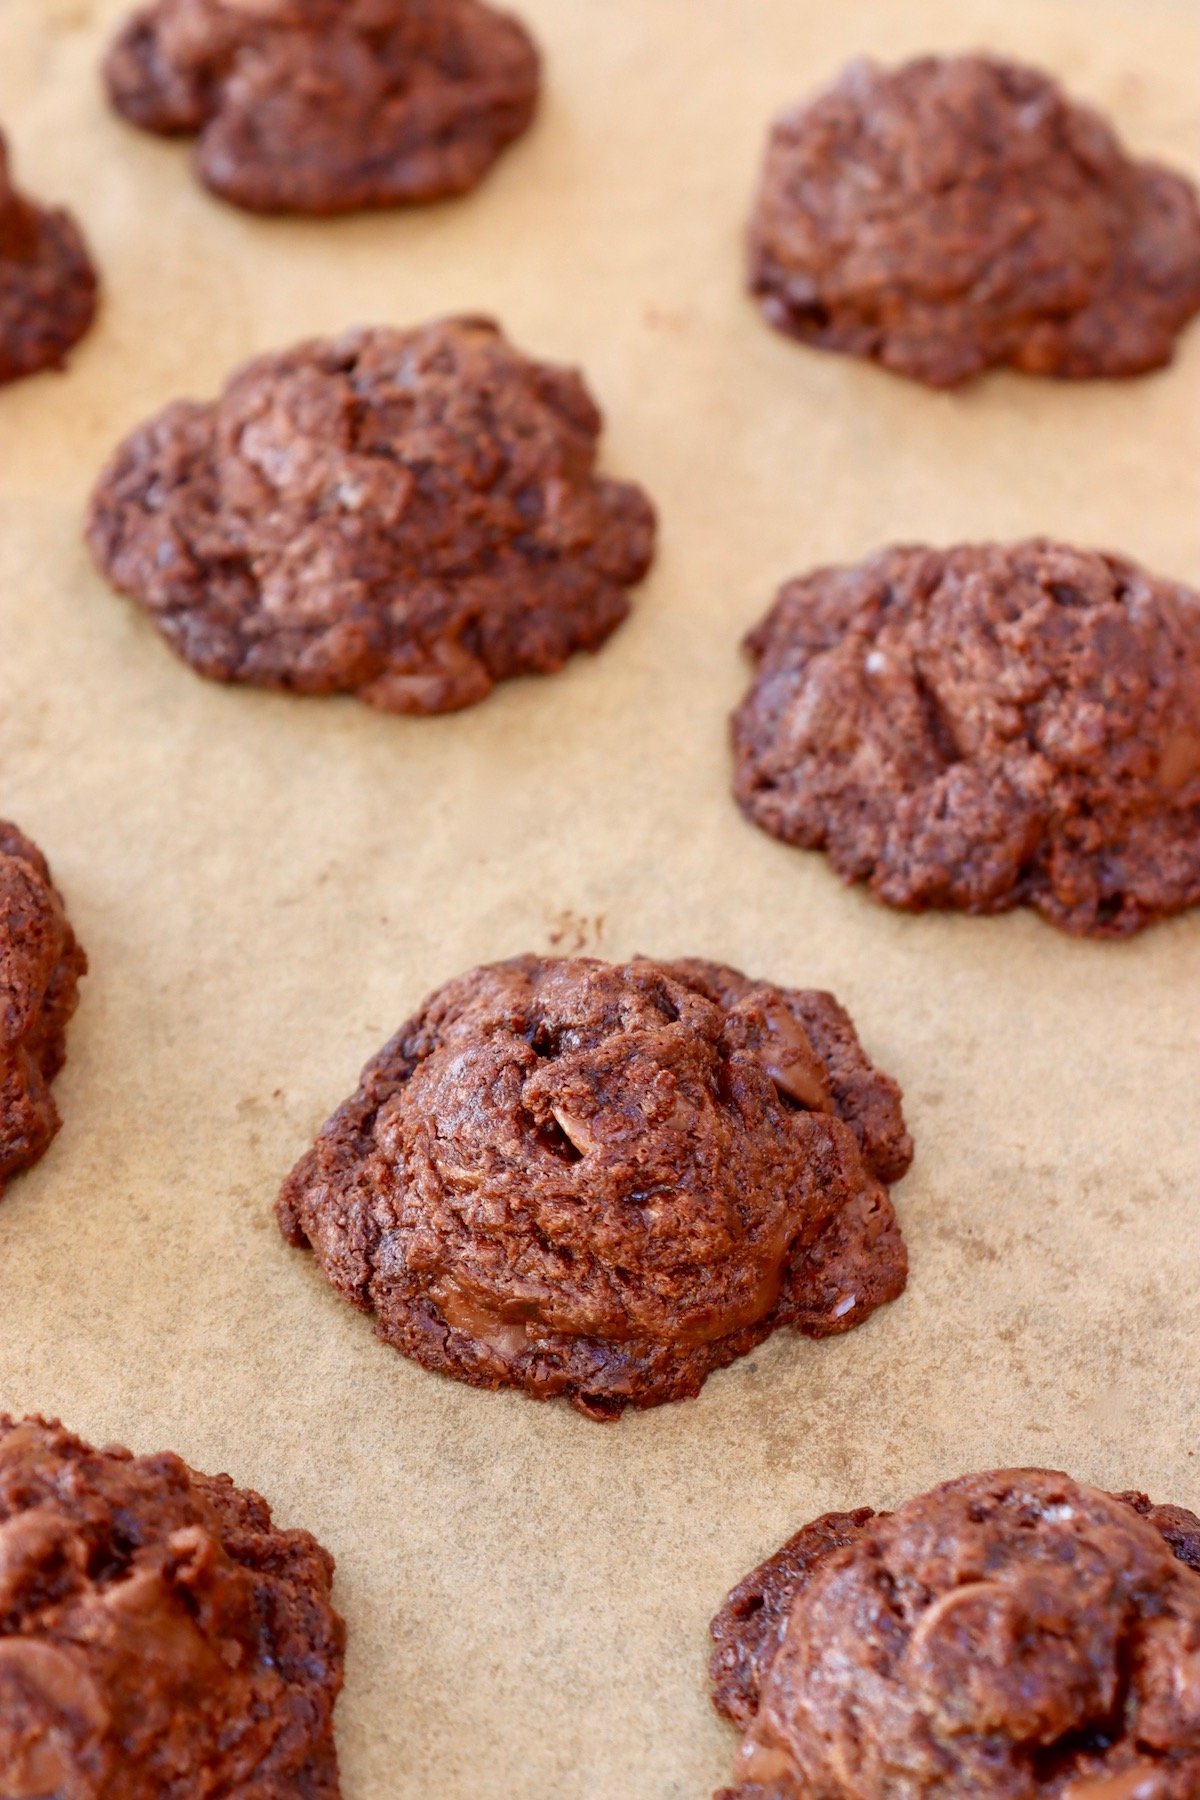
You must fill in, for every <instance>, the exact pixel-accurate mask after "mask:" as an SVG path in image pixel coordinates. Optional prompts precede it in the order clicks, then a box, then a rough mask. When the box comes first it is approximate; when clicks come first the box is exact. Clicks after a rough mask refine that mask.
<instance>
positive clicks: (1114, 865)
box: [733, 540, 1200, 936]
mask: <svg viewBox="0 0 1200 1800" xmlns="http://www.w3.org/2000/svg"><path fill="white" fill-rule="evenodd" d="M746 647H747V650H748V652H749V654H750V657H751V659H752V660H753V662H754V663H755V666H756V673H755V678H754V682H753V685H752V686H751V689H750V691H749V693H748V694H747V696H746V698H745V699H744V700H743V702H742V704H741V706H740V708H739V709H738V711H737V713H736V714H735V716H734V723H733V740H734V754H735V761H736V772H735V783H734V786H735V793H736V796H737V799H738V802H739V804H740V805H741V807H742V809H743V811H744V812H745V813H746V814H747V815H748V817H749V818H751V819H753V820H754V822H755V823H756V824H758V825H761V826H762V827H763V828H764V830H766V831H769V832H771V833H773V834H774V835H775V836H776V837H780V838H783V839H784V840H785V841H786V842H788V843H792V844H798V845H801V846H803V847H804V848H806V849H822V850H824V851H825V852H826V853H827V855H828V856H829V859H830V861H831V862H832V864H833V866H834V868H835V869H836V870H837V871H838V873H839V874H840V875H841V876H842V877H843V878H844V879H845V880H847V881H864V882H866V883H867V884H868V886H869V887H870V889H871V891H872V893H874V894H875V895H876V896H877V897H878V898H879V899H881V900H884V901H887V902H888V903H889V904H890V905H892V906H899V907H905V908H909V909H912V910H920V909H923V908H926V907H957V908H961V909H963V910H965V911H968V912H975V913H992V912H1001V911H1004V910H1006V909H1007V908H1009V907H1012V906H1016V905H1029V906H1033V907H1036V909H1037V910H1038V911H1039V912H1040V913H1041V914H1042V915H1043V916H1044V917H1045V918H1047V919H1049V920H1050V921H1051V922H1052V923H1053V924H1055V925H1058V926H1061V927H1062V928H1063V929H1064V930H1066V931H1071V932H1075V933H1081V934H1089V935H1093V936H1117V935H1124V934H1127V933H1129V932H1132V931H1137V930H1139V929H1140V928H1141V927H1142V926H1144V925H1148V924H1150V923H1152V922H1153V921H1154V920H1156V919H1162V918H1165V917H1167V916H1168V915H1169V914H1171V913H1175V912H1179V911H1181V910H1182V909H1183V908H1185V907H1188V906H1193V905H1195V904H1196V902H1197V901H1200V596H1198V595H1197V594H1195V593H1194V592H1192V591H1191V590H1190V589H1188V588H1186V587H1184V586H1183V585H1182V584H1180V583H1177V582H1171V581H1167V580H1165V579H1161V578H1159V577H1156V576H1153V575H1150V574H1148V573H1147V572H1146V571H1145V570H1143V569H1140V568H1138V567H1137V566H1136V565H1135V564H1134V563H1132V562H1129V561H1127V560H1125V559H1124V558H1121V557H1117V556H1105V555H1100V554H1094V553H1091V552H1088V551H1083V550H1075V549H1072V548H1070V547H1069V546H1067V545H1063V544H1054V543H1050V542H1048V541H1046V540H1033V541H1030V542H1028V543H1022V544H1012V545H998V544H983V545H970V544H967V545H960V546H958V547H957V548H954V549H951V550H929V549H924V548H920V547H912V548H909V547H901V548H896V549H891V550H885V551H883V552H881V553H880V554H879V555H877V556H874V557H871V558H869V559H868V560H867V561H866V562H864V563H861V564H858V565H856V566H853V567H847V568H831V569H819V570H817V571H815V572H814V573H813V574H811V575H806V576H802V577H800V578H799V579H797V580H795V581H792V582H789V583H788V584H787V585H786V586H785V587H784V588H783V589H782V591H781V592H780V594H779V597H778V599H777V600H776V602H775V605H774V607H773V608H772V610H771V611H770V613H768V615H767V617H766V618H765V619H764V620H763V622H762V623H761V624H760V625H759V626H758V627H757V628H756V629H755V630H754V631H752V632H751V633H750V635H749V637H748V638H747V640H746Z"/></svg>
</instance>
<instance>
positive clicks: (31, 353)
mask: <svg viewBox="0 0 1200 1800" xmlns="http://www.w3.org/2000/svg"><path fill="white" fill-rule="evenodd" d="M96 288H97V282H96V271H95V269H94V268H93V267H92V263H91V259H90V258H89V256H88V253H87V248H86V246H85V244H84V241H83V237H82V235H81V234H80V231H79V227H78V226H77V225H76V223H75V221H74V219H72V217H71V215H70V214H69V213H67V212H64V211H62V209H61V208H58V207H55V208H52V209H47V208H44V207H41V206H35V205H34V204H33V203H32V201H30V200H26V199H25V198H24V196H23V195H21V194H18V193H17V191H16V189H15V188H14V187H13V185H12V180H11V178H10V175H9V169H8V153H7V148H6V145H5V142H4V138H3V136H0V382H3V381H15V380H17V378H18V377H19V376H21V375H34V374H36V373H37V371H38V370H39V369H58V368H61V367H62V364H63V361H64V359H65V357H66V354H67V351H68V350H69V349H70V348H71V346H72V344H75V343H77V342H78V341H79V339H80V338H81V337H82V336H83V334H84V332H85V331H86V330H87V328H88V326H89V325H90V324H91V322H92V320H93V318H94V317H95V315H96Z"/></svg>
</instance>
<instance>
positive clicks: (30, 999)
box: [0, 819, 87, 1195]
mask: <svg viewBox="0 0 1200 1800" xmlns="http://www.w3.org/2000/svg"><path fill="white" fill-rule="evenodd" d="M86 972H87V957H86V956H85V955H84V953H83V950H82V949H81V947H80V946H79V944H77V943H76V941H75V934H74V932H73V931H72V930H71V927H70V925H69V924H68V923H67V916H66V913H65V912H64V911H63V903H62V896H61V895H60V894H59V892H58V889H57V888H56V887H55V886H54V883H53V882H52V881H51V879H50V871H49V869H48V868H47V867H46V859H45V857H44V856H43V855H42V853H41V851H40V850H38V849H37V847H36V846H35V845H33V844H31V843H30V842H29V839H28V838H27V837H23V836H22V835H21V833H20V832H19V831H18V830H17V828H16V826H15V825H9V824H8V823H7V822H6V821H5V820H2V819H0V1195H3V1191H4V1187H5V1184H6V1183H7V1182H8V1180H9V1179H10V1178H11V1177H12V1176H13V1175H15V1174H16V1173H17V1171H18V1170H20V1169H27V1168H29V1166H30V1165H31V1164H32V1163H35V1162H37V1160H38V1158H39V1157H40V1156H42V1155H43V1153H44V1152H45V1149H46V1146H47V1145H48V1144H49V1142H50V1140H51V1138H52V1137H53V1136H54V1134H55V1132H56V1131H57V1130H58V1127H59V1124H60V1123H61V1121H60V1120H59V1116H58V1109H57V1107H56V1106H55V1104H54V1100H53V1098H52V1096H51V1093H50V1083H51V1082H52V1081H53V1079H54V1077H55V1076H56V1075H57V1074H58V1072H59V1070H60V1069H61V1068H62V1066H63V1063H64V1062H65V1061H66V1056H67V1043H66V1036H67V1022H68V1020H69V1019H70V1017H71V1014H72V1013H73V1012H74V1011H75V1007H76V1004H77V1001H78V998H79V995H78V986H79V978H80V976H81V975H84V974H86Z"/></svg>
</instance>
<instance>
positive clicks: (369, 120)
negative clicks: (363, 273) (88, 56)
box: [104, 0, 539, 213]
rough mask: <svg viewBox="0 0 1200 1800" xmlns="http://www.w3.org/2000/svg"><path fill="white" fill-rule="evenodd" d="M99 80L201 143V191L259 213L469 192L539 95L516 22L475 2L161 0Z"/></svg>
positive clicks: (130, 27) (139, 120) (141, 114)
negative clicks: (204, 187) (103, 79)
mask: <svg viewBox="0 0 1200 1800" xmlns="http://www.w3.org/2000/svg"><path fill="white" fill-rule="evenodd" d="M104 72H105V77H106V79H107V83H108V91H109V95H110V97H111V99H112V102H113V105H114V106H115V107H116V108H117V111H118V112H120V113H123V114H124V115H125V117H126V118H127V119H129V120H131V121H132V122H133V124H135V125H140V126H141V127H142V128H143V129H144V130H146V131H155V132H159V133H162V134H163V135H171V134H176V133H192V134H196V133H198V134H199V136H198V141H197V144H196V166H197V169H198V170H199V173H200V177H201V179H202V180H203V181H204V182H205V183H206V184H207V186H208V187H210V188H212V190H213V191H214V193H217V194H220V195H222V196H223V198H224V199H226V200H232V201H233V202H234V203H235V204H236V205H238V206H246V207H249V208H251V209H252V210H253V211H255V212H268V213H272V212H274V213H279V212H289V213H341V212H350V211H356V210H358V209H361V208H364V207H383V206H405V205H409V204H411V203H413V202H417V201H425V200H440V199H442V198H444V197H445V196H446V195H449V194H462V193H465V192H466V191H467V190H468V189H469V188H473V187H475V186H476V185H477V184H478V183H479V182H480V181H481V180H482V179H483V177H484V175H485V174H486V173H487V171H488V170H489V169H490V168H491V166H492V164H493V163H494V162H495V161H496V159H497V157H498V156H499V155H500V153H501V151H502V150H504V148H505V146H506V145H508V144H510V143H512V141H513V139H514V138H518V137H520V136H521V134H522V132H524V131H525V130H526V129H527V128H528V125H529V122H530V120H531V119H532V118H533V113H534V108H535V106H536V103H537V95H538V85H539V69H538V55H537V51H536V49H535V48H534V45H533V42H532V40H531V39H530V37H529V34H528V32H527V31H526V30H525V28H524V26H522V25H521V24H519V23H518V21H517V20H516V19H513V18H510V17H509V15H508V14H507V13H501V12H496V11H494V10H493V9H492V8H491V7H490V6H484V5H481V4H479V0H155V4H154V5H152V6H148V7H145V8H143V9H142V10H140V11H138V12H135V13H134V14H132V16H131V17H130V18H129V20H128V21H127V22H126V24H125V26H124V28H123V29H122V31H121V32H120V34H119V36H118V37H117V39H116V42H115V43H114V44H113V47H112V49H111V50H110V51H109V54H108V58H107V61H106V63H105V71H104Z"/></svg>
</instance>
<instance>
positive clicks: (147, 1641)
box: [0, 1418, 344, 1800]
mask: <svg viewBox="0 0 1200 1800" xmlns="http://www.w3.org/2000/svg"><path fill="white" fill-rule="evenodd" d="M332 1577H333V1559H332V1557H330V1556H329V1554H328V1553H327V1552H326V1551H325V1550H323V1549H322V1548H321V1546H320V1545H319V1544H318V1543H317V1542H316V1541H315V1539H313V1538H311V1537H310V1536H309V1534H308V1533H307V1532H306V1531H280V1530H278V1529H277V1528H276V1527H275V1526H273V1525H272V1523H271V1513H270V1509H269V1508H268V1506H267V1504H266V1502H265V1501H263V1500H262V1499H260V1498H259V1496H258V1495H257V1494H255V1493H251V1492H250V1491H249V1490H246V1489H242V1488H236V1487H234V1485H233V1483H232V1482H231V1481H230V1479H229V1477H228V1476H227V1475H217V1476H214V1477H210V1476H207V1475H197V1474H196V1473H195V1472H194V1471H193V1470H191V1469H189V1468H188V1467H187V1465H186V1464H185V1463H182V1462H181V1461H180V1460H179V1458H178V1457H177V1456H172V1455H170V1454H169V1453H167V1454H163V1455H160V1456H145V1457H139V1458H136V1459H135V1458H134V1457H132V1456H131V1455H130V1453H129V1452H128V1450H122V1449H120V1448H118V1447H109V1448H106V1449H103V1450H96V1449H93V1448H92V1447H91V1446H90V1445H88V1444H85V1443H83V1442H81V1440H80V1439H79V1438H77V1437H73V1436H72V1435H71V1434H70V1433H69V1432H67V1431H64V1430H63V1428H62V1426H61V1425H58V1424H51V1423H47V1422H46V1421H45V1420H42V1419H36V1418H27V1419H22V1420H14V1419H11V1418H0V1793H2V1794H3V1795H4V1796H5V1800H48V1797H49V1796H54V1797H55V1800H202V1797H203V1800H337V1797H338V1795H339V1793H340V1789H339V1787H338V1772H337V1754H336V1751H335V1748H334V1741H333V1706H334V1701H335V1700H336V1698H337V1695H338V1691H339V1689H340V1688H341V1685H342V1652H343V1642H344V1631H343V1626H342V1621H341V1620H340V1619H339V1617H338V1615H337V1614H336V1613H335V1612H334V1611H333V1609H332V1607H331V1606H330V1604H329V1593H330V1586H331V1582H332Z"/></svg>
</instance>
